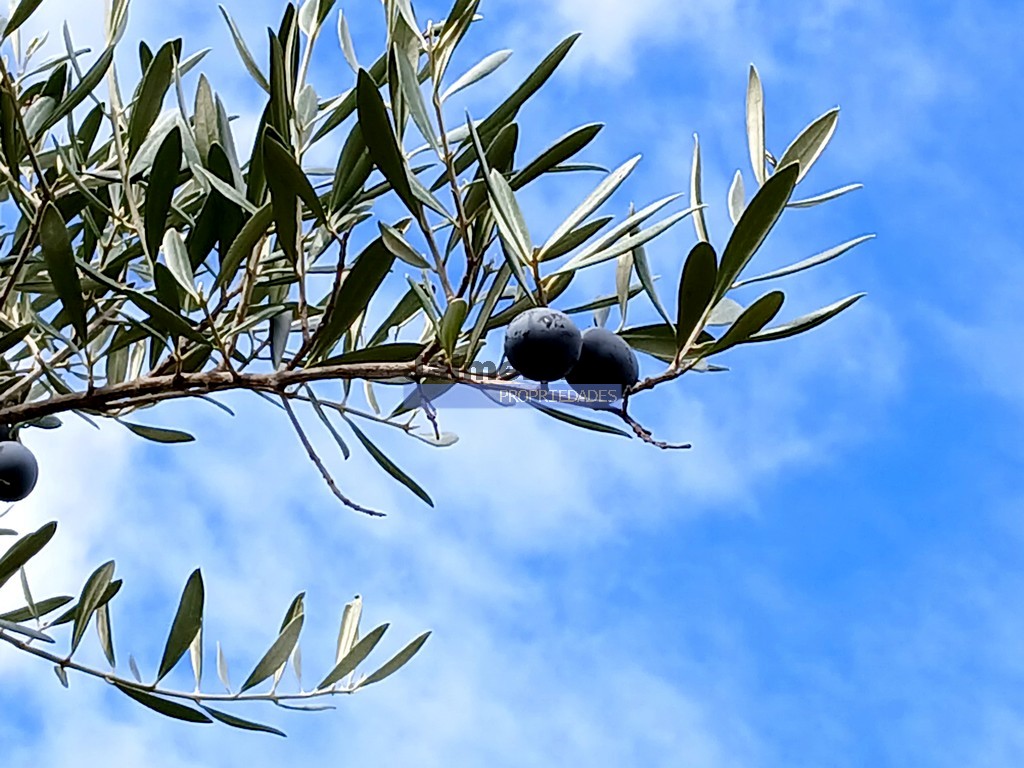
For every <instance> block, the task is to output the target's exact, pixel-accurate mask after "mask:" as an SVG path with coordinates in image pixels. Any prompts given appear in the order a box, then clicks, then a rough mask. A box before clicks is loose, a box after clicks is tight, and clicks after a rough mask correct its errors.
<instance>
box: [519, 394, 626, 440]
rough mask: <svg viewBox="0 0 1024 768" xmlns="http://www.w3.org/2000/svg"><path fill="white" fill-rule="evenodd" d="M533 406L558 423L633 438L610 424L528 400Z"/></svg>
mask: <svg viewBox="0 0 1024 768" xmlns="http://www.w3.org/2000/svg"><path fill="white" fill-rule="evenodd" d="M526 402H528V403H529V404H530V405H531V406H533V407H534V408H536V409H537V410H538V411H540V412H541V413H544V414H547V415H548V416H550V417H551V418H553V419H557V420H558V421H564V422H565V423H566V424H572V425H573V426H574V427H581V428H583V429H589V430H590V431H591V432H601V433H604V434H606V435H619V436H620V437H632V435H630V434H629V433H628V432H625V431H623V430H621V429H619V428H618V427H612V426H609V425H608V424H602V423H601V422H599V421H591V420H590V419H585V418H583V417H582V416H576V415H574V414H571V413H566V412H565V411H560V410H558V409H557V408H552V407H551V406H550V405H544V404H542V403H539V402H535V401H534V400H533V399H527V401H526Z"/></svg>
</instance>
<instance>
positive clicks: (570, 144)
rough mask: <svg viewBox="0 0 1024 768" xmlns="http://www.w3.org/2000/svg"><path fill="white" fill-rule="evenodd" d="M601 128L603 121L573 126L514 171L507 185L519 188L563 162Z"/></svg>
mask: <svg viewBox="0 0 1024 768" xmlns="http://www.w3.org/2000/svg"><path fill="white" fill-rule="evenodd" d="M602 128H604V123H590V124H589V125H584V126H581V127H579V128H575V129H573V130H572V131H570V132H569V133H567V134H565V135H564V136H562V137H561V138H559V139H556V140H555V142H554V143H553V144H552V145H551V146H550V147H548V148H547V149H545V150H544V151H543V152H541V153H540V154H539V155H537V157H535V158H534V159H533V160H531V161H530V162H529V163H527V164H526V165H525V166H524V167H523V168H522V169H521V170H519V171H518V172H516V174H515V175H514V176H512V178H511V179H509V186H511V187H512V189H521V188H522V187H524V186H526V185H527V184H529V183H530V182H531V181H533V180H534V179H536V178H539V177H540V176H542V175H543V174H545V173H547V172H548V171H550V170H551V169H552V168H554V167H555V166H556V165H558V164H559V163H562V162H565V161H566V160H568V159H569V158H571V157H573V156H574V155H576V154H577V153H578V152H579V151H580V150H582V149H583V148H584V147H586V146H587V145H588V144H590V142H592V141H593V140H594V138H595V137H596V136H597V134H598V133H600V132H601V129H602Z"/></svg>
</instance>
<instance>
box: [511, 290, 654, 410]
mask: <svg viewBox="0 0 1024 768" xmlns="http://www.w3.org/2000/svg"><path fill="white" fill-rule="evenodd" d="M505 356H506V357H507V358H508V361H509V363H511V364H512V366H513V367H514V368H515V369H516V370H517V371H519V372H520V373H521V374H522V375H523V376H525V377H526V378H528V379H532V380H534V381H543V382H549V381H557V380H558V379H561V378H564V379H565V380H566V381H567V382H568V383H569V385H570V386H572V388H573V389H575V390H576V391H577V392H579V393H580V394H581V395H582V396H583V397H584V398H585V399H587V400H602V399H604V400H607V399H608V394H607V393H615V396H613V397H611V400H613V401H614V400H617V399H618V397H619V396H621V392H622V389H623V388H624V387H628V386H631V385H633V384H636V382H637V380H638V379H639V378H640V366H639V364H638V363H637V359H636V355H635V354H634V353H633V350H632V349H630V347H629V345H628V344H627V343H626V342H625V341H624V340H623V339H622V337H621V336H619V335H618V334H615V333H613V332H612V331H609V330H607V329H606V328H588V329H587V330H585V331H583V333H580V330H579V328H577V327H576V324H575V323H573V321H572V319H571V318H570V317H569V316H568V315H566V314H565V313H564V312H559V311H558V310H555V309H551V308H549V307H534V308H533V309H528V310H526V311H525V312H522V313H520V314H519V315H517V316H516V317H515V318H514V319H513V320H512V322H511V323H509V326H508V328H507V329H506V331H505Z"/></svg>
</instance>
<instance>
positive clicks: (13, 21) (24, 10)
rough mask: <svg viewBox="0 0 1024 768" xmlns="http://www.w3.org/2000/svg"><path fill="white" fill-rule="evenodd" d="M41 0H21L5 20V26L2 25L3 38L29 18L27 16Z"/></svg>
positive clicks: (12, 32)
mask: <svg viewBox="0 0 1024 768" xmlns="http://www.w3.org/2000/svg"><path fill="white" fill-rule="evenodd" d="M42 1H43V0H21V2H19V3H18V6H17V7H16V8H15V9H14V13H12V14H11V18H10V19H8V21H7V26H5V27H4V34H3V39H5V40H6V39H7V38H8V37H10V36H11V35H13V34H14V31H15V30H16V29H17V28H18V27H20V26H21V25H22V24H24V23H25V22H26V21H28V20H29V17H30V16H32V14H33V13H35V10H36V8H38V7H39V4H40V3H41V2H42Z"/></svg>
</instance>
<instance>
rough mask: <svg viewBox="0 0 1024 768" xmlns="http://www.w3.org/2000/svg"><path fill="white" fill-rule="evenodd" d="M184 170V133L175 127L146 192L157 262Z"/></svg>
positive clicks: (150, 247) (149, 244) (149, 236)
mask: <svg viewBox="0 0 1024 768" xmlns="http://www.w3.org/2000/svg"><path fill="white" fill-rule="evenodd" d="M180 168H181V131H180V130H179V129H178V127H177V126H175V127H174V128H172V129H171V131H170V132H169V133H168V134H167V136H165V137H164V140H163V142H162V143H161V144H160V149H158V150H157V153H156V157H155V158H153V170H152V171H151V172H150V175H149V187H148V188H147V190H146V207H145V226H146V250H147V252H148V253H149V255H150V256H151V257H152V258H153V259H154V260H155V259H156V253H157V251H158V250H159V249H160V242H161V241H162V240H163V238H164V229H165V228H166V226H167V214H168V213H170V211H171V199H172V198H173V197H174V188H175V186H177V183H178V170H179V169H180ZM193 290H194V289H193Z"/></svg>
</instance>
